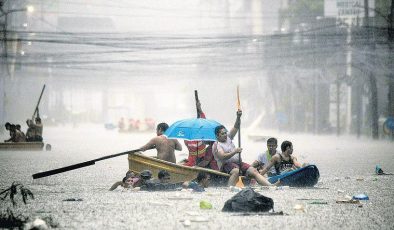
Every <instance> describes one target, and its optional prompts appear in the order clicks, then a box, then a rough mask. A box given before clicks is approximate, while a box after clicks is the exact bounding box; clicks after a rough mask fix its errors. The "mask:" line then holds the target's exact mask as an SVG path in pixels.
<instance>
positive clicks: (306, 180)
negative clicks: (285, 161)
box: [268, 165, 320, 187]
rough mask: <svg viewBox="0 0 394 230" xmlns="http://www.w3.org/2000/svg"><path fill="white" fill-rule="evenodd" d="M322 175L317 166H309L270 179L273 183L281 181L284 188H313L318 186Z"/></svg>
mask: <svg viewBox="0 0 394 230" xmlns="http://www.w3.org/2000/svg"><path fill="white" fill-rule="evenodd" d="M319 177H320V174H319V169H317V167H316V165H308V166H305V167H302V168H299V169H296V170H293V171H290V172H285V173H282V174H280V175H277V176H273V177H269V178H268V180H269V182H271V183H275V182H276V181H277V180H280V184H281V185H283V186H291V187H313V186H314V185H315V184H317V182H318V180H319Z"/></svg>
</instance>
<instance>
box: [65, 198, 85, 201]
mask: <svg viewBox="0 0 394 230" xmlns="http://www.w3.org/2000/svg"><path fill="white" fill-rule="evenodd" d="M63 201H83V199H82V198H67V199H64V200H63Z"/></svg>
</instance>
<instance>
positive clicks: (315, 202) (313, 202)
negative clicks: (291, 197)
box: [308, 201, 328, 204]
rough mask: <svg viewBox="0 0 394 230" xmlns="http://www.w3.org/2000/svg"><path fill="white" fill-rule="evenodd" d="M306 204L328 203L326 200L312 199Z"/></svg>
mask: <svg viewBox="0 0 394 230" xmlns="http://www.w3.org/2000/svg"><path fill="white" fill-rule="evenodd" d="M308 204H328V202H327V201H312V202H309V203H308Z"/></svg>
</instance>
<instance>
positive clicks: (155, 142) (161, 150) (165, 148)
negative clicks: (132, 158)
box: [140, 123, 182, 163]
mask: <svg viewBox="0 0 394 230" xmlns="http://www.w3.org/2000/svg"><path fill="white" fill-rule="evenodd" d="M167 129H168V125H167V123H160V124H158V125H157V129H156V134H157V137H154V138H152V139H151V140H150V141H149V142H148V143H147V144H146V145H144V146H142V147H141V148H140V150H141V151H143V152H144V151H146V150H148V149H153V148H156V150H157V158H158V159H160V160H164V161H169V162H172V163H176V158H175V153H174V152H175V150H178V151H181V150H182V145H181V143H179V141H178V140H175V139H167V137H166V136H164V135H163V133H164V132H165V131H166V130H167Z"/></svg>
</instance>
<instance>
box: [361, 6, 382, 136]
mask: <svg viewBox="0 0 394 230" xmlns="http://www.w3.org/2000/svg"><path fill="white" fill-rule="evenodd" d="M364 11H365V15H364V28H365V31H366V40H367V45H368V46H369V48H370V49H371V50H374V44H369V43H370V42H374V41H371V38H370V26H369V6H368V0H364ZM367 60H368V58H367ZM366 72H367V73H368V79H369V87H370V92H371V96H370V100H371V103H370V112H371V131H372V138H373V139H378V138H379V123H378V120H379V115H378V89H377V83H376V77H375V75H374V73H373V70H367V71H366Z"/></svg>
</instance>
